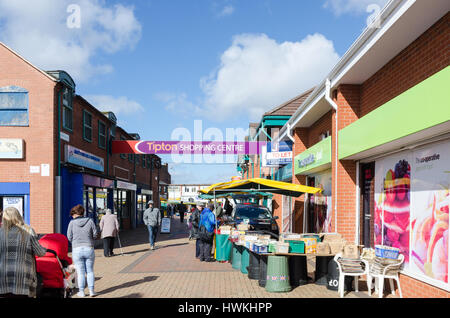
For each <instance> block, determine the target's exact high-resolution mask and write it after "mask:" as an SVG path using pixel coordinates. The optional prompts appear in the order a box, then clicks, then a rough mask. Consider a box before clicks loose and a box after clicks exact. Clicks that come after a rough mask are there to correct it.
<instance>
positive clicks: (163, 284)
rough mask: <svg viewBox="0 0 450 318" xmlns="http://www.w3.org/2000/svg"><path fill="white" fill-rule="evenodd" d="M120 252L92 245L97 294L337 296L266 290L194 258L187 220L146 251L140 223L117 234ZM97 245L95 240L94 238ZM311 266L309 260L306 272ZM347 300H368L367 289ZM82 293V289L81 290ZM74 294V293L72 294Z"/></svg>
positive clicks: (309, 289)
mask: <svg viewBox="0 0 450 318" xmlns="http://www.w3.org/2000/svg"><path fill="white" fill-rule="evenodd" d="M120 239H121V243H122V247H123V248H122V250H123V255H121V249H120V248H119V246H118V244H117V241H116V248H115V250H114V253H115V254H116V256H114V257H109V258H106V257H104V256H103V249H102V247H100V245H101V244H97V245H98V246H99V247H98V248H96V250H95V254H96V260H95V268H94V270H95V280H96V281H95V290H96V292H97V293H98V296H97V297H98V298H272V297H275V298H336V297H338V293H337V292H336V291H330V290H328V289H327V288H326V287H325V286H320V285H316V284H313V283H311V284H307V285H304V286H300V287H297V288H295V289H293V290H292V291H291V292H289V293H268V292H266V290H265V289H264V288H261V287H260V286H259V285H258V281H256V280H250V279H248V277H247V275H244V274H242V273H241V272H240V271H237V270H234V269H233V268H232V267H231V264H229V263H219V262H214V263H205V262H200V261H199V260H197V259H196V258H195V241H194V240H191V241H189V239H188V230H187V226H186V223H184V224H181V223H180V221H179V219H178V218H174V219H172V229H171V234H158V238H157V249H156V250H154V251H151V250H150V249H149V244H148V232H147V229H146V228H145V227H144V226H141V227H139V228H137V229H135V230H130V231H123V232H121V233H120ZM98 243H100V242H98ZM313 266H314V264H313V263H312V262H311V261H309V262H308V271H309V272H312V269H313ZM364 285H365V282H362V284H361V288H360V290H362V292H359V293H355V292H351V293H348V294H346V296H345V297H346V298H359V297H365V298H367V297H368V295H367V288H366V287H364ZM86 292H87V289H86ZM74 298H76V296H74Z"/></svg>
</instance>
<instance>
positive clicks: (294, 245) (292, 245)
mask: <svg viewBox="0 0 450 318" xmlns="http://www.w3.org/2000/svg"><path fill="white" fill-rule="evenodd" d="M285 242H286V243H289V253H299V254H304V253H305V242H303V241H294V240H286V241H285Z"/></svg>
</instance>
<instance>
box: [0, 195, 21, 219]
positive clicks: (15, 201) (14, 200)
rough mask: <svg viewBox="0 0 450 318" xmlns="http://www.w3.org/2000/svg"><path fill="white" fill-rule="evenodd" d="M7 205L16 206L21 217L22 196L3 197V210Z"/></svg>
mask: <svg viewBox="0 0 450 318" xmlns="http://www.w3.org/2000/svg"><path fill="white" fill-rule="evenodd" d="M9 207H13V208H16V209H17V210H18V211H19V212H20V215H22V217H24V215H23V197H3V210H4V209H6V208H9Z"/></svg>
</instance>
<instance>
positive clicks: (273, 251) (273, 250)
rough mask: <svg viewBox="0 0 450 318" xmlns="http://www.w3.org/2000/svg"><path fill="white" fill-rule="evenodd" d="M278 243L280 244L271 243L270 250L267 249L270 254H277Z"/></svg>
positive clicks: (273, 241)
mask: <svg viewBox="0 0 450 318" xmlns="http://www.w3.org/2000/svg"><path fill="white" fill-rule="evenodd" d="M277 243H278V241H275V240H271V241H269V246H268V249H267V250H268V252H269V253H275V252H276V250H277Z"/></svg>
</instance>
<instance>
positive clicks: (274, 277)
mask: <svg viewBox="0 0 450 318" xmlns="http://www.w3.org/2000/svg"><path fill="white" fill-rule="evenodd" d="M291 289H292V287H291V284H290V282H289V263H288V257H287V256H273V255H270V256H269V257H268V260H267V280H266V290H267V291H268V292H269V293H286V292H289V291H291Z"/></svg>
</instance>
